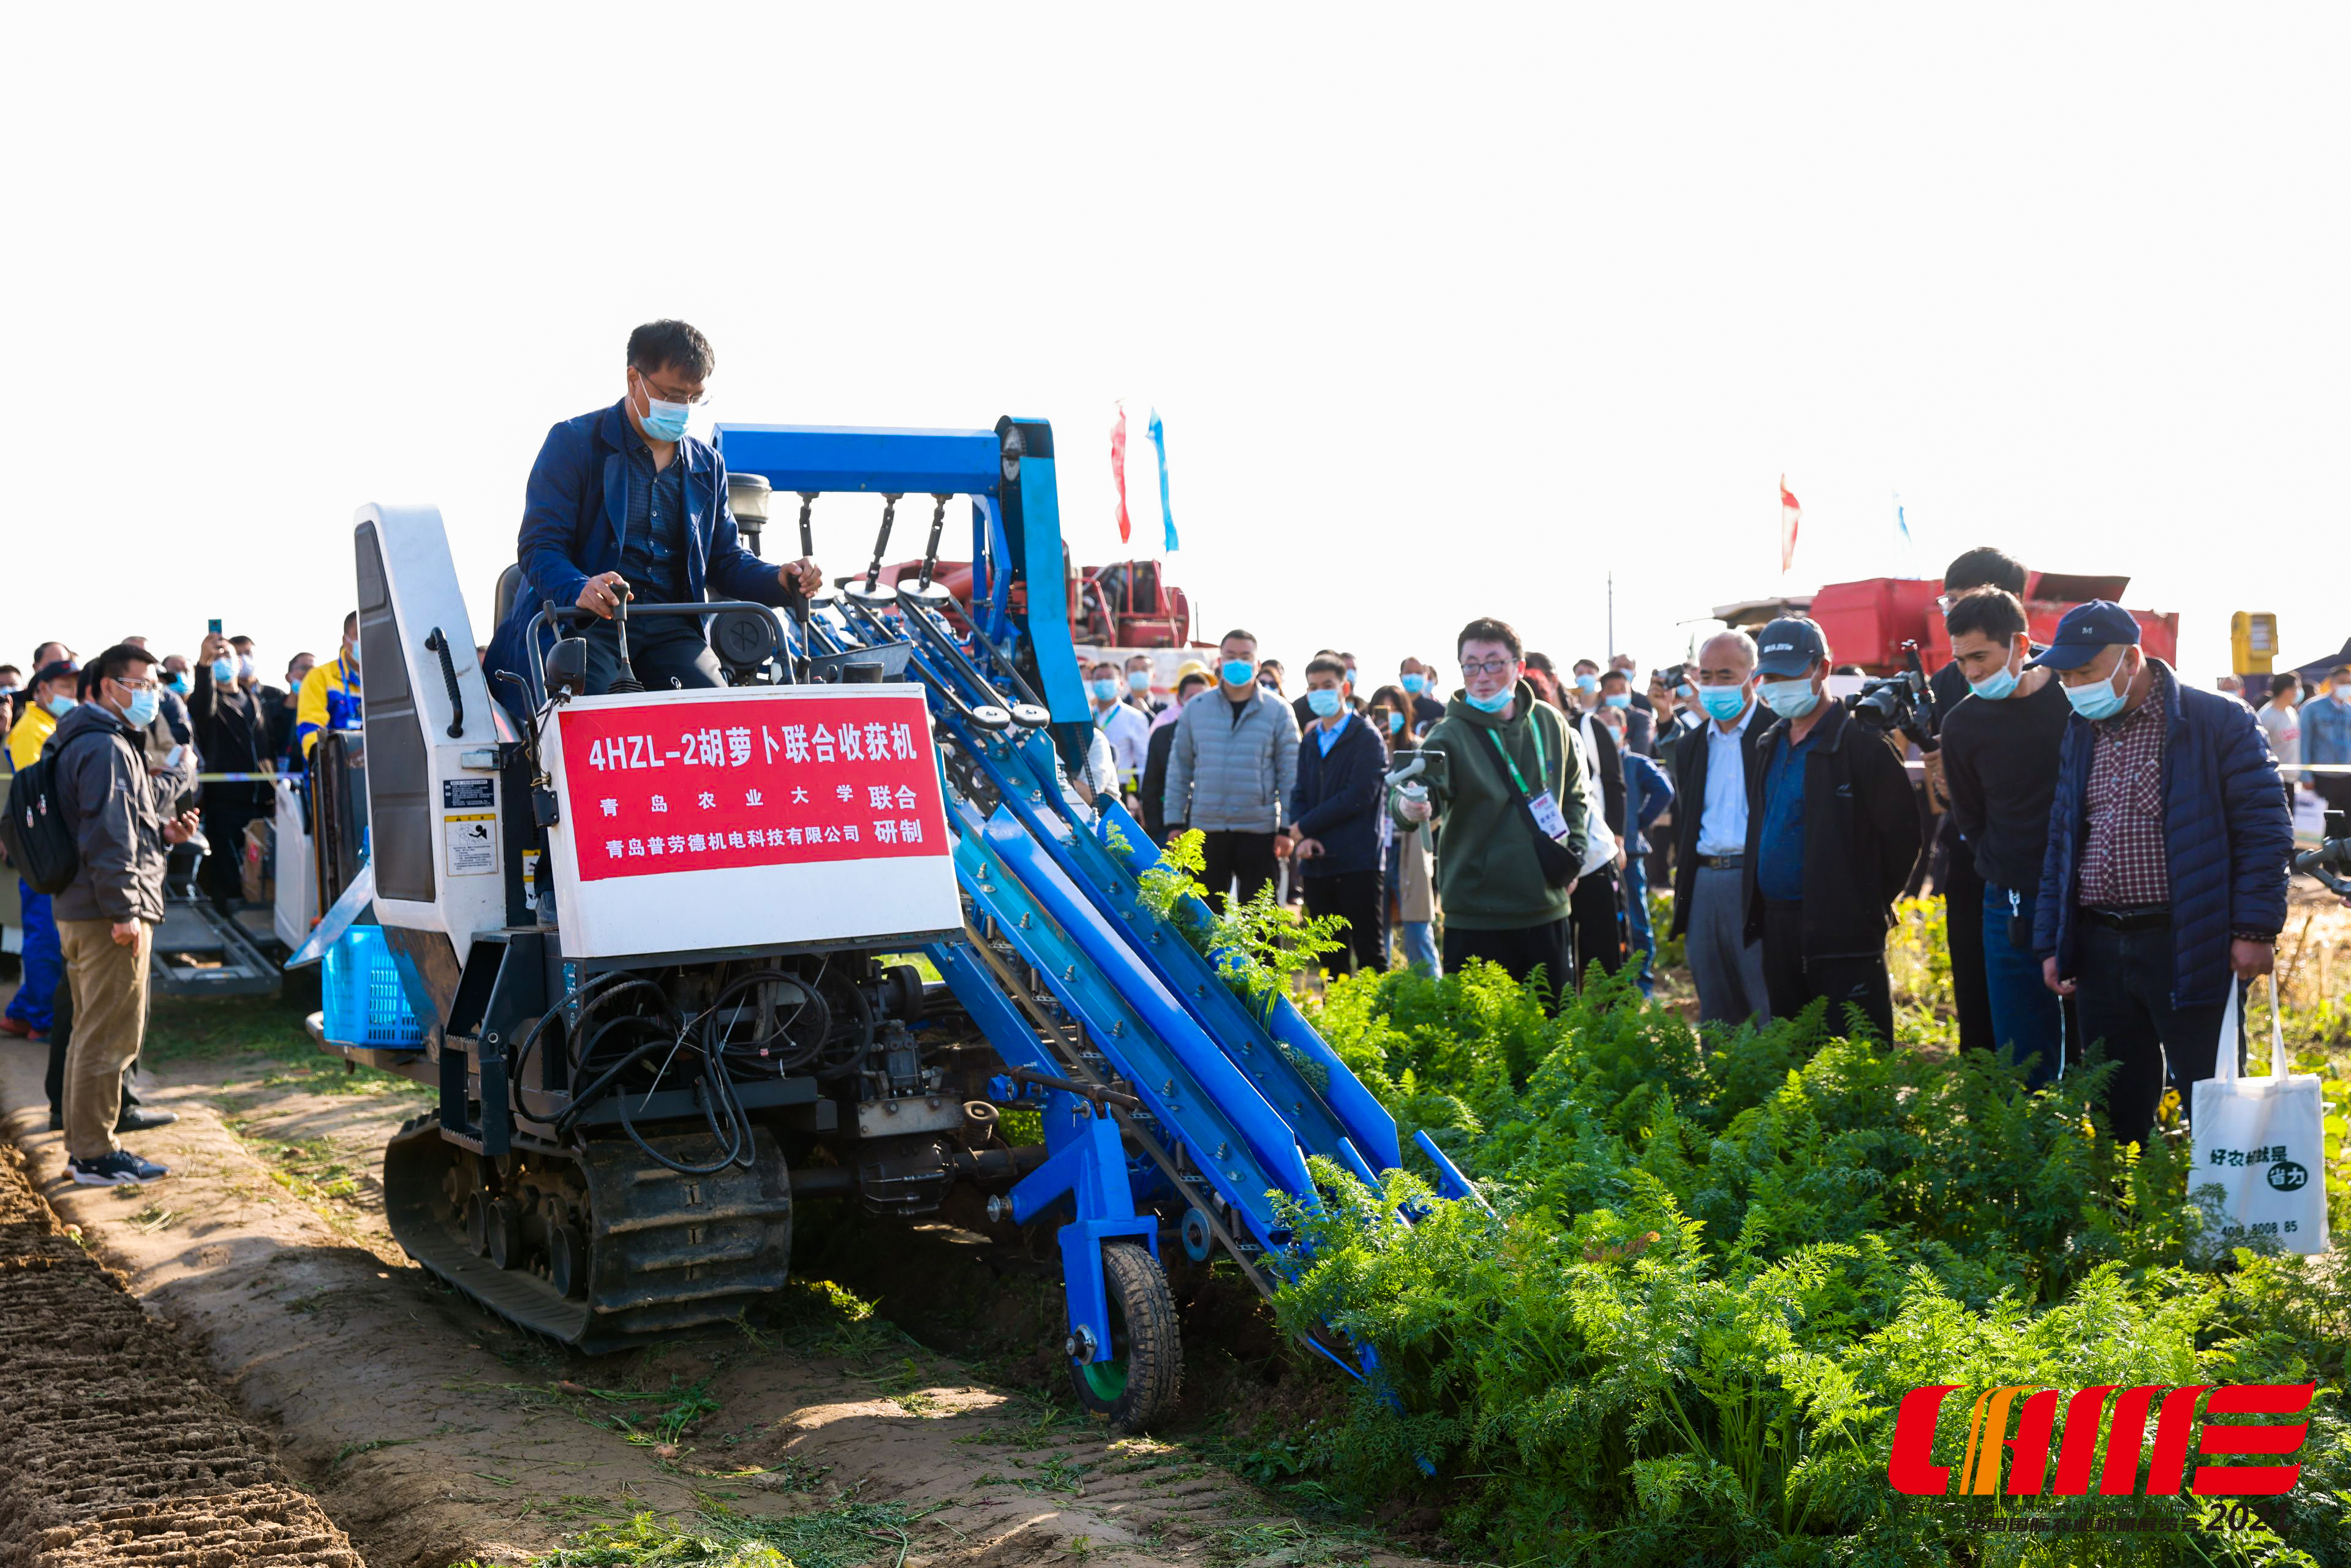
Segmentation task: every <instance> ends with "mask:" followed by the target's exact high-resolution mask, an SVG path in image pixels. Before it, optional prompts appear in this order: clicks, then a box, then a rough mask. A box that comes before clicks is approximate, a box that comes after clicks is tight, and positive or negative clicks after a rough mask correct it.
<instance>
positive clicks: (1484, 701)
mask: <svg viewBox="0 0 2351 1568" xmlns="http://www.w3.org/2000/svg"><path fill="white" fill-rule="evenodd" d="M1517 695H1519V692H1518V688H1517V687H1516V686H1504V687H1503V688H1502V689H1501V690H1499V691H1498V692H1496V693H1495V694H1494V695H1492V696H1490V697H1481V696H1479V695H1478V694H1477V693H1475V692H1463V693H1462V694H1461V700H1462V701H1464V702H1466V703H1468V705H1469V706H1471V707H1474V708H1476V709H1477V710H1478V711H1479V713H1499V712H1501V711H1502V710H1503V709H1504V708H1506V707H1508V706H1510V699H1511V698H1512V697H1514V696H1517Z"/></svg>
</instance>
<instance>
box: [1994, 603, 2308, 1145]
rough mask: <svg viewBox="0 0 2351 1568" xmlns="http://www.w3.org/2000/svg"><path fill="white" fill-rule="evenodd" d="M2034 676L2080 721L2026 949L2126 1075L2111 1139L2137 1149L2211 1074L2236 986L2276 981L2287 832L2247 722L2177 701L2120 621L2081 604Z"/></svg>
mask: <svg viewBox="0 0 2351 1568" xmlns="http://www.w3.org/2000/svg"><path fill="white" fill-rule="evenodd" d="M2032 663H2033V664H2034V666H2036V667H2041V668H2047V669H2052V670H2054V671H2056V672H2057V679H2058V682H2059V684H2060V685H2062V686H2063V687H2064V692H2065V699H2066V701H2067V702H2069V703H2071V704H2072V705H2073V708H2074V712H2073V716H2071V717H2070V718H2068V719H2067V720H2066V727H2065V737H2064V749H2063V753H2062V758H2061V761H2060V763H2059V767H2058V772H2057V794H2056V800H2055V801H2054V803H2053V805H2052V806H2051V808H2050V817H2049V848H2048V851H2047V852H2046V853H2045V855H2044V856H2043V861H2042V869H2041V896H2040V899H2039V902H2038V905H2037V907H2036V908H2035V910H2034V914H2033V938H2032V940H2033V948H2034V951H2036V952H2037V953H2038V954H2040V956H2041V959H2042V966H2041V972H2042V977H2043V980H2044V981H2045V982H2046V983H2047V985H2048V986H2049V988H2050V989H2051V990H2053V991H2055V992H2057V993H2058V994H2059V995H2060V996H2071V997H2073V998H2074V1000H2075V1007H2076V1009H2077V1010H2078V1013H2079V1016H2080V1019H2081V1025H2082V1035H2083V1038H2084V1039H2085V1040H2091V1041H2104V1042H2105V1054H2106V1057H2107V1058H2108V1059H2109V1060H2111V1061H2119V1062H2120V1063H2121V1067H2120V1069H2119V1071H2118V1072H2117V1075H2116V1078H2115V1080H2114V1082H2113V1084H2112V1086H2111V1087H2110V1088H2109V1089H2108V1091H2107V1095H2106V1109H2107V1113H2108V1119H2109V1121H2110V1124H2111V1130H2112V1131H2113V1133H2114V1134H2115V1136H2116V1137H2118V1138H2125V1139H2135V1138H2143V1137H2144V1136H2145V1135H2146V1134H2147V1129H2148V1128H2149V1127H2151V1126H2152V1125H2153V1124H2154V1122H2155V1117H2156V1112H2157V1109H2158V1106H2159V1104H2160V1103H2161V1101H2162V1098H2163V1091H2164V1088H2165V1085H2166V1083H2167V1082H2169V1084H2170V1085H2171V1086H2173V1087H2175V1088H2177V1089H2178V1090H2179V1100H2180V1112H2181V1115H2182V1117H2183V1119H2184V1118H2185V1116H2186V1114H2187V1111H2188V1106H2189V1103H2192V1101H2193V1099H2194V1095H2193V1094H2192V1093H2191V1092H2190V1086H2191V1085H2193V1084H2194V1083H2195V1082H2197V1081H2198V1080H2199V1079H2203V1078H2210V1077H2211V1076H2212V1072H2213V1068H2214V1064H2215V1062H2216V1061H2217V1060H2218V1046H2219V1043H2220V1018H2221V1014H2222V1012H2223V1010H2224V1009H2225V1008H2226V1006H2227V1003H2228V999H2229V991H2228V988H2229V986H2230V985H2231V984H2232V983H2235V982H2236V981H2238V980H2250V979H2252V977H2254V976H2256V975H2265V974H2268V973H2269V972H2270V967H2271V964H2272V961H2273V956H2274V953H2275V947H2276V943H2277V934H2278V930H2279V928H2280V927H2281V926H2283V925H2284V924H2285V894H2286V875H2287V871H2286V868H2287V862H2288V860H2289V858H2290V857H2291V855H2292V853H2293V851H2294V828H2293V823H2292V821H2291V820H2290V819H2289V818H2288V817H2287V815H2286V810H2285V798H2284V794H2283V790H2282V789H2281V787H2280V785H2279V781H2278V768H2277V761H2276V759H2275V758H2273V757H2272V756H2271V755H2270V748H2269V742H2268V740H2267V739H2266V738H2265V737H2263V736H2262V727H2261V725H2260V723H2259V722H2258V721H2256V720H2255V718H2254V717H2253V714H2252V709H2250V708H2248V707H2246V706H2244V705H2243V704H2242V703H2240V702H2236V701H2233V700H2231V698H2228V697H2224V696H2222V695H2220V694H2219V693H2217V692H2206V691H2198V690H2196V689H2195V688H2193V687H2190V686H2186V685H2181V684H2180V681H2179V676H2178V675H2177V674H2174V673H2173V672H2172V670H2171V667H2170V666H2169V665H2168V664H2165V663H2164V662H2163V661H2162V660H2160V659H2156V658H2151V657H2149V656H2148V654H2147V650H2146V649H2145V648H2143V647H2142V646H2140V643H2139V630H2138V622H2136V621H2134V620H2133V619H2131V615H2130V612H2128V611H2126V610H2125V609H2123V608H2122V607H2121V606H2120V605H2116V604H2109V603H2107V602H2106V601H2104V600H2093V601H2090V602H2089V603H2087V604H2077V605H2075V606H2074V608H2073V609H2071V610H2069V611H2067V612H2065V618H2064V620H2063V621H2060V622H2058V623H2057V635H2056V638H2055V640H2054V641H2053V642H2052V643H2050V645H2049V648H2048V650H2047V651H2046V652H2045V653H2043V654H2042V655H2041V656H2040V657H2039V658H2037V659H2035V660H2033V661H2032Z"/></svg>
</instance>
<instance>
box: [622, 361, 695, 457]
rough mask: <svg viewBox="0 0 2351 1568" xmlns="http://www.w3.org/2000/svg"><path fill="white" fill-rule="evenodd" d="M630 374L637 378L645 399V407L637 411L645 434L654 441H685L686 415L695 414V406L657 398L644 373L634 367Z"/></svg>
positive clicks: (638, 386) (651, 384) (651, 383)
mask: <svg viewBox="0 0 2351 1568" xmlns="http://www.w3.org/2000/svg"><path fill="white" fill-rule="evenodd" d="M629 373H630V374H631V375H632V376H634V377H635V378H636V382H637V390H638V391H639V392H642V393H643V397H644V403H645V406H644V407H643V408H642V409H639V410H638V411H637V422H638V423H641V424H643V426H644V427H645V434H646V435H647V436H648V437H650V438H651V439H653V440H654V441H683V440H684V439H685V420H686V415H688V414H689V413H693V412H694V405H693V404H692V403H690V402H670V401H669V400H667V399H665V398H658V397H655V396H654V395H653V382H650V381H647V380H646V379H645V374H644V372H643V371H640V370H637V369H635V368H634V367H632V368H631V369H630V371H629Z"/></svg>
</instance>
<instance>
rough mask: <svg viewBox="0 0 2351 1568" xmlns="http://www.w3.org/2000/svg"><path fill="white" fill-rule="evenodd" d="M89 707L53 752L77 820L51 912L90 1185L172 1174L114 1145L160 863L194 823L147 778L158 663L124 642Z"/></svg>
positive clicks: (166, 786)
mask: <svg viewBox="0 0 2351 1568" xmlns="http://www.w3.org/2000/svg"><path fill="white" fill-rule="evenodd" d="M161 691H162V686H161V684H160V682H159V681H158V678H157V672H156V669H155V657H154V655H153V654H152V653H148V652H147V651H146V650H145V649H143V648H136V647H133V646H131V644H130V643H117V644H116V645H115V646H113V647H111V648H109V649H108V650H107V651H106V652H105V653H100V654H99V656H98V659H97V662H96V663H95V664H92V665H91V667H90V669H89V700H88V701H87V702H84V703H83V704H82V705H81V706H78V707H77V708H75V709H74V710H73V711H72V712H71V713H69V714H68V715H66V716H65V717H64V718H62V719H60V720H59V721H58V722H57V733H56V734H55V735H53V736H51V737H49V742H48V745H47V747H46V748H45V749H46V753H47V755H51V756H54V757H55V758H57V795H58V797H59V799H60V800H61V801H62V803H63V804H64V806H65V809H66V811H67V814H68V817H69V819H70V820H71V821H72V824H73V829H74V838H75V841H76V843H77V846H78V849H79V850H80V853H81V865H80V868H79V869H78V871H76V872H75V873H74V879H73V881H72V883H69V884H68V886H67V888H66V890H65V891H64V892H63V893H60V894H57V901H56V904H55V905H54V908H55V911H56V915H57V941H58V945H59V946H61V947H62V948H63V949H64V950H65V960H66V983H67V984H68V985H69V986H71V987H72V988H73V1016H74V1032H73V1044H72V1046H71V1047H70V1049H69V1050H68V1054H67V1057H66V1074H65V1078H66V1081H65V1112H66V1154H67V1155H68V1159H69V1162H70V1167H71V1169H72V1171H73V1178H74V1180H76V1181H77V1182H79V1183H81V1184H82V1185H83V1186H121V1185H123V1184H126V1183H138V1182H144V1181H152V1180H154V1179H155V1178H156V1177H157V1176H163V1175H165V1174H166V1172H165V1171H164V1169H163V1167H162V1166H159V1165H156V1164H154V1163H152V1161H148V1160H142V1159H141V1158H140V1157H139V1156H138V1155H133V1154H131V1152H130V1151H129V1150H127V1149H125V1148H123V1147H121V1146H120V1145H118V1144H117V1143H116V1142H115V1141H114V1128H115V1120H116V1118H117V1117H118V1116H120V1114H121V1111H122V1070H123V1069H124V1068H125V1067H127V1066H129V1065H130V1063H131V1058H133V1057H135V1056H137V1055H138V1054H139V1046H140V1040H141V1036H142V1035H143V1034H144V1032H145V1030H146V1019H147V958H148V953H149V950H150V948H151V947H152V944H153V941H154V935H155V927H156V926H157V925H160V924H162V919H163V859H164V855H165V854H166V853H167V852H168V847H169V846H170V845H172V844H178V843H184V842H185V841H187V840H188V839H189V838H190V837H191V836H192V835H193V834H194V832H195V831H196V814H195V813H194V812H193V811H187V812H183V813H182V814H180V815H179V816H178V817H176V818H175V817H172V816H170V815H168V812H169V811H170V809H171V806H172V797H173V794H174V793H175V790H176V779H175V777H174V776H173V775H172V774H161V775H154V774H150V773H149V772H148V770H147V761H146V757H145V754H144V750H143V747H142V742H143V740H144V738H145V732H146V729H147V727H148V726H149V725H150V724H151V723H152V722H153V721H154V717H155V713H156V707H157V703H158V700H159V696H160V693H161Z"/></svg>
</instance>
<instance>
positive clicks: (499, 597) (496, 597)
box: [490, 560, 522, 627]
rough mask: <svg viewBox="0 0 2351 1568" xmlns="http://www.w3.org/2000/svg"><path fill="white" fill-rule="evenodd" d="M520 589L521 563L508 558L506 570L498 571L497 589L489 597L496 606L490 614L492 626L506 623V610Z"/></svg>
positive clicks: (509, 607) (511, 604)
mask: <svg viewBox="0 0 2351 1568" xmlns="http://www.w3.org/2000/svg"><path fill="white" fill-rule="evenodd" d="M521 591H522V563H521V562H520V561H513V560H510V561H508V562H507V569H506V570H504V571H502V572H500V573H498V589H497V591H496V593H494V594H492V595H491V596H490V597H491V599H492V600H493V601H495V602H496V606H497V608H496V611H495V612H493V613H492V615H491V616H490V624H491V626H493V627H498V626H503V625H505V624H506V623H507V612H508V611H510V610H512V609H513V608H514V601H515V595H516V594H517V593H520V592H521Z"/></svg>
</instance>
